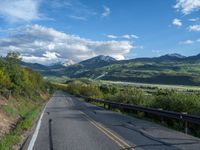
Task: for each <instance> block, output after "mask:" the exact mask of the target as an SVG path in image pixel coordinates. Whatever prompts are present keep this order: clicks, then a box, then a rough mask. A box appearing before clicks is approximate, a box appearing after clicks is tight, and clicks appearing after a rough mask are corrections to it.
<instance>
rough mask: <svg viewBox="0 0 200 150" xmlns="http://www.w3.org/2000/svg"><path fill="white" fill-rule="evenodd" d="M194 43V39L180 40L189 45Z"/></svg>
mask: <svg viewBox="0 0 200 150" xmlns="http://www.w3.org/2000/svg"><path fill="white" fill-rule="evenodd" d="M193 43H194V41H192V40H186V41H181V42H179V44H185V45H189V44H193Z"/></svg>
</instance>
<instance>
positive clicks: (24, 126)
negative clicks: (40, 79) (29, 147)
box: [0, 98, 42, 150]
mask: <svg viewBox="0 0 200 150" xmlns="http://www.w3.org/2000/svg"><path fill="white" fill-rule="evenodd" d="M41 108H42V104H41V101H40V102H35V101H32V100H27V99H25V98H18V99H14V98H12V99H10V100H9V101H8V104H7V105H4V106H2V109H3V111H4V112H6V113H7V114H8V115H10V116H13V117H15V118H16V117H17V116H20V118H19V120H18V122H17V124H16V126H15V127H14V129H12V130H11V131H10V133H9V134H7V135H5V136H3V137H2V138H1V139H0V150H11V149H12V147H13V145H15V144H18V143H19V142H20V141H21V139H22V135H23V133H24V132H25V131H27V130H28V129H30V128H31V127H32V125H33V123H34V122H35V120H36V118H37V116H38V115H39V113H40V111H41Z"/></svg>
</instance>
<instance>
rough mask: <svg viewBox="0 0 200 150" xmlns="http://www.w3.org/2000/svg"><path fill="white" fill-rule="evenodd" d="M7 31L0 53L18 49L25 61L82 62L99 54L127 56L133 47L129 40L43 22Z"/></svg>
mask: <svg viewBox="0 0 200 150" xmlns="http://www.w3.org/2000/svg"><path fill="white" fill-rule="evenodd" d="M8 35H9V36H7V37H6V38H1V39H0V55H4V56H5V55H6V53H7V52H8V51H10V50H13V51H18V52H20V53H21V54H22V56H23V59H24V60H25V61H28V62H40V63H43V64H50V63H52V62H54V63H55V62H57V61H59V62H60V61H62V62H64V61H66V60H68V61H70V60H72V61H74V62H79V61H82V60H84V59H88V58H91V57H94V56H97V55H109V56H112V57H114V58H116V59H124V56H125V55H126V54H127V53H129V52H130V50H131V49H132V48H133V44H132V43H131V42H130V41H126V40H123V41H115V40H111V41H93V40H90V39H85V38H81V37H79V36H77V35H71V34H66V33H63V32H59V31H57V30H55V29H53V28H47V27H44V26H40V25H32V26H26V27H22V28H16V30H15V31H13V30H11V33H9V34H8Z"/></svg>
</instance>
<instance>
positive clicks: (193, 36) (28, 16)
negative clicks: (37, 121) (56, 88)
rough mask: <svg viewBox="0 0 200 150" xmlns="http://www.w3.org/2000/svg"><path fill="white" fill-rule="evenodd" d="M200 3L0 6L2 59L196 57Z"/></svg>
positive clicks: (92, 1)
mask: <svg viewBox="0 0 200 150" xmlns="http://www.w3.org/2000/svg"><path fill="white" fill-rule="evenodd" d="M199 10H200V0H0V55H3V56H5V55H6V53H7V52H8V51H10V50H13V51H19V52H20V53H21V54H22V57H23V59H24V60H25V61H29V62H39V63H42V64H51V63H55V62H58V61H66V62H69V63H74V62H79V61H81V60H84V59H87V58H90V57H94V56H97V55H101V54H103V55H110V56H112V57H115V58H117V59H131V58H136V57H155V56H160V55H164V54H167V53H180V54H182V55H186V56H189V55H195V54H198V53H200V11H199Z"/></svg>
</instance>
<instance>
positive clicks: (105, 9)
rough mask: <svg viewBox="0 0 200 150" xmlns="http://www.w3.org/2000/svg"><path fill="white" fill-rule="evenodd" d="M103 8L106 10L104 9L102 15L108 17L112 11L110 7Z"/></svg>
mask: <svg viewBox="0 0 200 150" xmlns="http://www.w3.org/2000/svg"><path fill="white" fill-rule="evenodd" d="M103 9H104V10H103V13H102V14H101V15H102V17H107V16H109V15H110V13H111V11H110V8H109V7H107V6H103Z"/></svg>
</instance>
